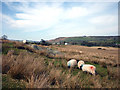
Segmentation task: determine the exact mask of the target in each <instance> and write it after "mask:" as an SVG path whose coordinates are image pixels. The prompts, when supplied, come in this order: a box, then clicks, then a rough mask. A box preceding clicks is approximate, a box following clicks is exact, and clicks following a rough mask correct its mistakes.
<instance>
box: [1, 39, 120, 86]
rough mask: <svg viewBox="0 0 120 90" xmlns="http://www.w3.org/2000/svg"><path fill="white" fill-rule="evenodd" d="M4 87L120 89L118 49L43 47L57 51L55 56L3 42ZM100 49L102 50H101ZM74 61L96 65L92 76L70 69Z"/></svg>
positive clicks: (25, 46) (76, 46)
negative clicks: (70, 61)
mask: <svg viewBox="0 0 120 90" xmlns="http://www.w3.org/2000/svg"><path fill="white" fill-rule="evenodd" d="M2 42H3V45H2V48H3V49H2V76H3V78H2V82H3V83H2V86H3V88H20V87H21V88H118V87H120V78H119V73H118V68H119V66H120V63H118V48H112V47H86V46H79V45H51V46H41V47H45V48H50V49H52V50H57V51H59V52H61V53H62V54H60V55H59V54H58V55H57V54H56V55H54V56H52V55H50V54H48V53H47V52H46V51H44V52H43V51H39V50H34V49H33V48H31V47H29V46H27V45H25V44H22V43H19V42H11V41H7V40H6V41H2ZM98 48H101V49H98ZM71 58H75V59H77V60H84V61H85V63H88V64H93V65H95V66H96V71H97V72H98V75H96V76H92V75H90V74H89V73H85V72H82V71H81V70H79V69H77V66H76V67H75V68H70V69H69V68H67V65H66V63H67V61H68V60H69V59H71Z"/></svg>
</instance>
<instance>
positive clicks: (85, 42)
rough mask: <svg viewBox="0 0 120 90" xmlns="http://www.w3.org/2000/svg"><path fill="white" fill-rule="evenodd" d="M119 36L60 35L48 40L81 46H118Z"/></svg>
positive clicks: (119, 45)
mask: <svg viewBox="0 0 120 90" xmlns="http://www.w3.org/2000/svg"><path fill="white" fill-rule="evenodd" d="M118 38H120V37H118V36H83V37H62V38H56V39H54V40H49V42H52V43H57V42H59V43H60V44H64V43H65V42H67V43H68V44H69V45H82V46H111V47H120V41H119V39H118Z"/></svg>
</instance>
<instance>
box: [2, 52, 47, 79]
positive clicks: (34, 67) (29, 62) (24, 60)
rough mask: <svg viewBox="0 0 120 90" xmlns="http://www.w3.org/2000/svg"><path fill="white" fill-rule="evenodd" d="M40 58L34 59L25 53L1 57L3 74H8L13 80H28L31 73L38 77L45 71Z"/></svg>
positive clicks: (33, 56)
mask: <svg viewBox="0 0 120 90" xmlns="http://www.w3.org/2000/svg"><path fill="white" fill-rule="evenodd" d="M43 61H44V59H43V58H42V57H39V58H37V59H36V58H35V55H30V54H28V53H26V52H21V53H20V54H19V55H18V56H14V55H11V56H9V52H8V54H7V56H4V55H3V64H2V65H3V66H2V71H3V73H8V74H10V75H11V76H12V77H13V78H17V79H26V80H27V79H28V78H30V77H31V76H32V75H33V73H34V74H36V75H40V74H41V73H43V72H44V71H45V70H46V67H45V65H44V62H43Z"/></svg>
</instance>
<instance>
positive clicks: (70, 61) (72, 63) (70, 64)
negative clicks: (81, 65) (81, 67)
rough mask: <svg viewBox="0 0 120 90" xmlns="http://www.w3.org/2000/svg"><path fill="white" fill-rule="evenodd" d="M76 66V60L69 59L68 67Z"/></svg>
mask: <svg viewBox="0 0 120 90" xmlns="http://www.w3.org/2000/svg"><path fill="white" fill-rule="evenodd" d="M76 65H77V60H75V59H71V60H69V61H68V62H67V66H68V67H74V66H76Z"/></svg>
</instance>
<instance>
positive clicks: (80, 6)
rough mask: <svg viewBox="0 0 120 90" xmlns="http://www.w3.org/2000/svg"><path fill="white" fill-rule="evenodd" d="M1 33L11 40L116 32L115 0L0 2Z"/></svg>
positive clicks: (116, 8)
mask: <svg viewBox="0 0 120 90" xmlns="http://www.w3.org/2000/svg"><path fill="white" fill-rule="evenodd" d="M0 6H1V8H0V9H2V10H1V12H0V16H2V19H0V22H1V23H2V35H7V36H8V39H14V40H35V41H40V40H41V39H45V40H50V39H55V38H58V37H73V36H116V35H118V2H64V1H63V2H12V1H11V2H1V3H0Z"/></svg>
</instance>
